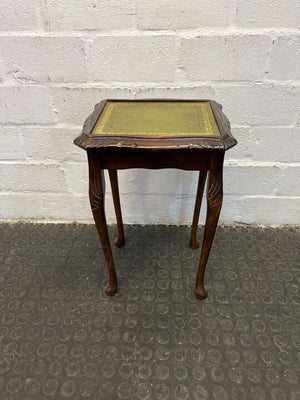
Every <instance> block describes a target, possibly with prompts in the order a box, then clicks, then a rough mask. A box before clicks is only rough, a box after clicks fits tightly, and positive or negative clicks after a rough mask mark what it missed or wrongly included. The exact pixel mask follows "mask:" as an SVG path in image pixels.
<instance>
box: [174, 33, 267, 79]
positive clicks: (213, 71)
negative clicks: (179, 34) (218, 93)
mask: <svg viewBox="0 0 300 400" xmlns="http://www.w3.org/2000/svg"><path fill="white" fill-rule="evenodd" d="M271 43H272V42H271V38H270V37H267V36H260V35H243V36H217V35H214V36H198V37H196V38H191V39H183V41H182V53H181V61H180V65H181V67H182V68H185V70H186V72H187V76H188V78H189V79H190V80H192V81H195V80H233V81H238V80H253V79H259V78H262V77H263V76H264V73H265V70H266V62H267V53H268V50H269V48H270V47H271Z"/></svg>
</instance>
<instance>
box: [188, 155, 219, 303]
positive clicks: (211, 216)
mask: <svg viewBox="0 0 300 400" xmlns="http://www.w3.org/2000/svg"><path fill="white" fill-rule="evenodd" d="M223 158H224V154H223V155H222V156H221V155H219V154H217V155H215V156H213V157H212V158H211V163H210V169H209V177H208V185H207V194H206V196H207V212H206V222H205V228H204V236H203V243H202V249H201V256H200V263H199V268H198V273H197V278H196V285H195V294H196V296H197V297H198V298H199V299H201V300H202V299H205V298H206V296H207V291H206V290H205V288H204V282H203V281H204V273H205V268H206V264H207V260H208V256H209V253H210V250H211V246H212V243H213V240H214V236H215V232H216V228H217V224H218V220H219V216H220V212H221V207H222V201H223Z"/></svg>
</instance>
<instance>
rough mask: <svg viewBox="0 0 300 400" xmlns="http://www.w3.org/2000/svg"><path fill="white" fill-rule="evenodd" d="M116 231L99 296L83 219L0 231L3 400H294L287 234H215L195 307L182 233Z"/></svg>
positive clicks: (297, 300) (296, 342)
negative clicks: (115, 286)
mask: <svg viewBox="0 0 300 400" xmlns="http://www.w3.org/2000/svg"><path fill="white" fill-rule="evenodd" d="M115 233H116V228H115V227H111V228H110V234H111V238H112V239H113V236H114V235H115ZM202 233H203V230H202V229H199V234H198V236H199V238H200V239H201V236H202ZM125 235H126V245H125V247H123V248H121V249H116V248H114V249H113V252H114V257H115V262H116V266H117V273H118V277H119V293H118V294H117V295H116V296H115V297H111V298H110V297H107V296H106V294H105V292H104V287H105V285H106V283H107V270H106V266H105V263H104V258H103V255H102V250H101V248H100V245H99V242H98V237H97V233H96V229H95V227H94V226H93V225H90V226H89V225H59V224H58V225H52V224H48V225H43V224H37V225H31V224H16V225H9V224H2V225H0V240H1V246H0V261H1V264H0V265H1V267H0V312H1V315H0V398H1V400H3V399H7V400H8V399H9V400H10V399H20V400H31V399H32V400H34V399H38V400H45V399H67V398H69V399H75V400H76V399H87V398H89V399H113V400H119V399H121V400H122V399H130V400H131V399H137V400H139V399H140V400H144V399H145V400H146V399H155V400H156V399H157V400H167V399H170V400H190V399H195V400H203V399H204V400H205V399H208V400H210V399H213V400H223V399H228V400H244V399H251V400H252V399H253V400H261V399H265V400H269V399H271V400H285V399H286V400H290V399H291V400H299V399H300V370H299V363H300V326H299V325H300V324H299V316H300V308H299V304H300V296H299V278H300V273H299V244H300V243H299V242H300V241H299V237H300V236H299V231H297V229H295V228H282V229H279V228H276V229H275V228H274V229H263V228H249V227H240V226H237V227H222V226H220V227H219V228H218V231H217V234H216V237H215V243H214V246H213V249H212V252H211V255H210V259H209V263H208V267H207V273H206V288H207V289H208V298H207V299H206V300H204V301H199V300H197V299H196V297H195V296H194V294H193V286H194V280H195V276H196V271H197V266H198V261H199V255H200V250H196V251H195V250H192V249H190V248H189V246H188V243H189V228H188V227H173V226H171V227H166V226H126V227H125Z"/></svg>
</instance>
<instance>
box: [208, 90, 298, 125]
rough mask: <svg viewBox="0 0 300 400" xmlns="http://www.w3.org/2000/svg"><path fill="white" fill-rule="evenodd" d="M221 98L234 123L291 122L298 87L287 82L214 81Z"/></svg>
mask: <svg viewBox="0 0 300 400" xmlns="http://www.w3.org/2000/svg"><path fill="white" fill-rule="evenodd" d="M215 90H216V95H217V99H218V101H219V102H220V103H221V104H223V106H224V109H223V110H224V112H225V114H226V115H227V116H228V118H229V120H230V121H231V123H232V124H233V125H234V124H247V125H289V124H291V123H292V122H293V120H294V118H295V116H296V113H297V108H298V104H299V95H300V92H299V88H297V87H294V86H288V85H286V86H284V85H273V84H270V85H264V84H253V85H248V84H247V85H237V84H235V85H233V84H232V85H230V86H223V85H220V86H217V85H215Z"/></svg>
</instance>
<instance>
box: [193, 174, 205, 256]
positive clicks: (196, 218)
mask: <svg viewBox="0 0 300 400" xmlns="http://www.w3.org/2000/svg"><path fill="white" fill-rule="evenodd" d="M206 176H207V171H199V179H198V188H197V194H196V202H195V209H194V217H193V222H192V229H191V237H190V246H191V248H192V249H198V247H199V245H200V243H199V242H198V240H197V228H198V222H199V215H200V209H201V203H202V198H203V191H204V186H205V182H206Z"/></svg>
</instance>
